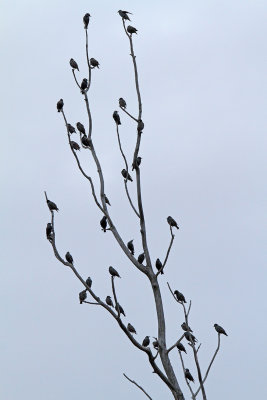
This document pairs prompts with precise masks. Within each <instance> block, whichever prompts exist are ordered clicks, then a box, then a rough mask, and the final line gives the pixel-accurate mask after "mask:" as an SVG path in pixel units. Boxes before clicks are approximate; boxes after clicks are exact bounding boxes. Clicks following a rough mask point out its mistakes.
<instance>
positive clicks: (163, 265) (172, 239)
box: [156, 226, 175, 276]
mask: <svg viewBox="0 0 267 400" xmlns="http://www.w3.org/2000/svg"><path fill="white" fill-rule="evenodd" d="M170 232H171V241H170V244H169V247H168V250H167V254H166V257H165V260H164V262H163V264H162V267H161V268H160V269H159V271H158V272H157V273H156V276H159V274H160V273H161V272H162V271H163V269H164V267H165V265H166V263H167V260H168V257H169V254H170V251H171V248H172V244H173V241H174V238H175V235H174V234H173V232H172V227H171V226H170Z"/></svg>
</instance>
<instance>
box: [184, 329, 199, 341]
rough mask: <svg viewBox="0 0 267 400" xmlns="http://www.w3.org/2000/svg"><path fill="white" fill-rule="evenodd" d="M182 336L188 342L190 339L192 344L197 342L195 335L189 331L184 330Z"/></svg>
mask: <svg viewBox="0 0 267 400" xmlns="http://www.w3.org/2000/svg"><path fill="white" fill-rule="evenodd" d="M184 337H185V338H186V339H187V340H188V341H189V342H191V341H192V342H193V343H194V344H195V343H196V342H197V339H196V337H195V336H194V335H193V334H192V333H190V332H189V331H186V332H185V334H184Z"/></svg>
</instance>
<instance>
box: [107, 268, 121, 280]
mask: <svg viewBox="0 0 267 400" xmlns="http://www.w3.org/2000/svg"><path fill="white" fill-rule="evenodd" d="M108 270H109V273H110V275H111V276H114V277H115V276H117V277H118V278H120V275H119V273H118V271H116V270H115V268H113V267H112V266H110V267H109V269H108Z"/></svg>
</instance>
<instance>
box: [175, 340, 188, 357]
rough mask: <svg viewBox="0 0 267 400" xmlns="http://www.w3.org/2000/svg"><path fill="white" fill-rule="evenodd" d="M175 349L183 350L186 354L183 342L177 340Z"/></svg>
mask: <svg viewBox="0 0 267 400" xmlns="http://www.w3.org/2000/svg"><path fill="white" fill-rule="evenodd" d="M176 347H177V349H178V350H180V351H184V352H185V354H187V352H186V350H185V347H184V345H183V343H181V342H179V343H177V346H176Z"/></svg>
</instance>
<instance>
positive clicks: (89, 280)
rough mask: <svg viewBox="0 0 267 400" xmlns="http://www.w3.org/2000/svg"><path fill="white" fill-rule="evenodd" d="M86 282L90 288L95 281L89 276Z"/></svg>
mask: <svg viewBox="0 0 267 400" xmlns="http://www.w3.org/2000/svg"><path fill="white" fill-rule="evenodd" d="M85 282H86V285H87V286H89V288H90V287H91V286H92V283H93V281H92V279H91V278H90V276H88V278H87V279H86V281H85Z"/></svg>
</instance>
